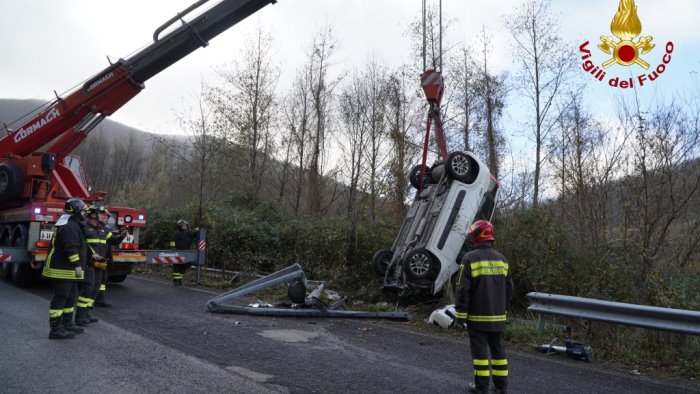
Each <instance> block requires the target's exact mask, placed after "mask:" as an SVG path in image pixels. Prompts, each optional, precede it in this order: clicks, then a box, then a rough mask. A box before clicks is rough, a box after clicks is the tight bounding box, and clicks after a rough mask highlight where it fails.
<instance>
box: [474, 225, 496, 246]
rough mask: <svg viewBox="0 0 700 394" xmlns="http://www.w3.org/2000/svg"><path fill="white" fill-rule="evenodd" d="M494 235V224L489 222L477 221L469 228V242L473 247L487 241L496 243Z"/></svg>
mask: <svg viewBox="0 0 700 394" xmlns="http://www.w3.org/2000/svg"><path fill="white" fill-rule="evenodd" d="M493 234H494V231H493V224H491V222H489V221H488V220H477V221H476V222H474V223H472V225H471V226H469V230H468V231H467V235H468V236H469V242H471V243H472V244H473V245H475V244H480V243H483V242H486V241H494V240H495V239H494V237H493Z"/></svg>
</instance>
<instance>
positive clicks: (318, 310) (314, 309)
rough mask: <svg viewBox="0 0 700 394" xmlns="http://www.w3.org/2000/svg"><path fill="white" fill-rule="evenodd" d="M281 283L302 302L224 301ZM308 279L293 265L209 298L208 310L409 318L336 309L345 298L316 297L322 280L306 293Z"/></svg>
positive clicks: (295, 299) (239, 312) (403, 313)
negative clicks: (264, 304) (284, 305)
mask: <svg viewBox="0 0 700 394" xmlns="http://www.w3.org/2000/svg"><path fill="white" fill-rule="evenodd" d="M281 283H288V284H289V288H288V295H289V297H290V299H291V300H292V302H294V303H296V304H300V305H303V307H301V308H254V307H250V306H241V305H232V304H225V303H231V302H233V301H235V300H236V299H238V298H240V297H243V296H245V295H247V294H250V293H254V292H256V291H259V290H263V289H266V288H268V287H272V286H275V285H278V284H281ZM306 286H307V280H306V276H305V275H304V271H303V270H302V269H301V266H300V265H299V264H294V265H292V266H289V267H287V268H284V269H282V270H279V271H277V272H275V273H273V274H270V275H268V276H265V277H263V278H260V279H257V280H254V281H252V282H250V283H248V284H245V285H243V286H241V287H238V288H236V289H233V290H231V291H228V292H226V293H223V294H219V295H218V296H216V297H214V298H212V299H211V300H209V301H208V302H207V309H208V310H209V311H210V312H216V313H235V314H239V315H245V314H249V315H259V316H301V317H354V318H382V319H394V320H409V319H410V315H409V314H408V312H403V311H399V312H367V311H346V310H338V308H340V307H342V306H343V305H344V304H345V299H342V300H340V301H337V302H335V303H333V304H331V305H327V304H326V303H324V302H323V301H321V299H320V298H319V297H320V295H321V292H322V291H323V288H324V284H323V282H321V284H320V285H319V286H317V287H316V288H315V289H314V290H313V291H312V292H311V294H309V295H308V296H307V295H306Z"/></svg>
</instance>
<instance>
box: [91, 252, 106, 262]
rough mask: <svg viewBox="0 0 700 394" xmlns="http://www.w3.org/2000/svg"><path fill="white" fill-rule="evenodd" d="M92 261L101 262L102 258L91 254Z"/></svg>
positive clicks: (96, 254)
mask: <svg viewBox="0 0 700 394" xmlns="http://www.w3.org/2000/svg"><path fill="white" fill-rule="evenodd" d="M92 259H93V260H95V261H102V260H104V259H103V258H102V256H100V255H99V254H98V253H93V254H92Z"/></svg>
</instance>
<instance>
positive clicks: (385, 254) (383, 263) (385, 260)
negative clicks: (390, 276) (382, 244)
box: [372, 249, 394, 277]
mask: <svg viewBox="0 0 700 394" xmlns="http://www.w3.org/2000/svg"><path fill="white" fill-rule="evenodd" d="M393 256H394V252H392V251H391V250H389V249H381V250H378V251H377V253H375V254H374V256H373V257H372V269H374V272H375V273H376V274H377V275H379V276H381V277H384V275H385V274H386V270H387V269H388V268H389V264H390V263H391V258H392V257H393Z"/></svg>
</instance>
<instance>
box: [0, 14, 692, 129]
mask: <svg viewBox="0 0 700 394" xmlns="http://www.w3.org/2000/svg"><path fill="white" fill-rule="evenodd" d="M213 1H214V0H212V2H213ZM429 1H432V2H435V3H436V4H437V1H438V0H429ZM192 2H194V0H167V1H165V0H162V1H160V0H138V1H137V0H121V1H117V2H114V1H110V2H107V1H103V0H60V1H55V0H2V1H0V37H2V39H1V40H0V49H1V52H0V53H1V56H2V60H1V61H0V98H36V99H44V100H49V99H51V98H52V97H53V91H54V90H55V91H57V92H58V93H59V94H60V93H62V92H65V91H67V90H68V89H70V88H72V87H74V86H76V85H78V84H80V83H81V82H83V81H84V80H85V79H87V78H89V77H90V76H92V75H94V74H96V73H97V72H99V71H100V70H102V69H104V68H105V67H106V66H107V64H108V63H107V56H109V57H111V58H112V59H118V58H124V57H127V56H128V55H129V54H131V53H132V52H134V51H135V50H137V49H139V48H141V47H142V46H143V45H145V44H147V43H148V42H149V40H150V37H151V36H152V33H153V30H154V29H155V28H156V27H158V26H160V25H161V24H162V23H163V22H165V21H166V20H167V19H169V18H170V17H172V16H174V15H175V13H176V12H178V11H180V10H182V9H184V8H185V7H187V6H188V5H189V4H191V3H192ZM552 3H553V9H554V11H555V12H557V13H558V14H559V16H560V21H561V24H560V27H561V35H562V38H563V39H564V40H565V41H569V42H571V44H572V45H574V46H575V47H578V45H580V44H581V43H582V42H584V41H586V40H590V41H591V45H590V49H591V50H592V51H593V52H594V53H593V60H594V62H595V63H596V64H600V63H602V62H604V61H605V60H607V57H609V56H607V55H605V54H603V53H602V52H601V51H599V50H597V48H596V44H597V43H598V40H599V37H600V36H601V35H611V34H610V21H611V19H612V17H613V15H614V14H615V11H616V10H617V6H618V0H588V1H569V0H560V1H557V0H554V1H553V2H552ZM518 4H520V0H492V1H487V2H481V1H480V2H476V1H466V0H443V12H444V13H445V14H446V15H447V16H449V17H450V18H453V19H455V20H456V24H455V25H454V29H453V30H452V32H451V36H450V40H451V41H452V42H456V41H462V42H470V41H473V40H474V39H475V37H476V36H477V34H478V32H479V31H481V29H482V27H483V26H485V27H486V29H487V31H488V32H489V34H490V35H491V36H492V37H493V38H494V40H493V43H492V48H493V52H492V54H493V58H492V60H491V61H492V64H493V65H494V66H495V67H497V68H498V69H499V70H510V71H511V72H513V71H514V65H513V59H512V57H511V53H512V52H511V49H510V48H509V47H508V41H507V40H508V38H509V34H508V32H507V31H506V30H505V28H504V24H503V15H504V14H508V13H510V12H512V11H513V9H514V8H515V7H516V6H517V5H518ZM636 4H637V7H638V14H639V17H640V19H641V22H642V35H650V36H653V42H654V43H656V44H657V47H656V48H655V49H654V50H653V51H652V52H650V53H649V54H647V55H644V56H643V58H644V59H645V60H646V61H647V62H649V63H650V64H651V65H652V67H655V66H656V65H658V64H659V63H661V59H662V56H663V47H664V45H665V43H666V42H667V41H672V42H673V43H674V52H673V54H672V61H671V63H670V64H669V65H668V66H667V69H666V71H665V72H664V74H663V75H662V76H661V78H659V79H658V80H657V81H655V82H654V83H653V84H649V85H648V86H645V87H644V88H642V89H640V90H639V91H640V93H641V94H651V93H652V91H655V90H657V91H658V90H661V91H664V92H673V91H680V90H682V89H684V87H685V86H687V85H688V81H689V80H691V79H692V78H694V76H695V71H697V70H700V29H699V28H698V25H699V23H698V18H699V17H700V1H698V0H669V1H658V0H637V1H636ZM420 9H421V0H279V1H278V2H277V4H275V5H270V6H267V7H265V8H264V9H263V10H261V11H260V12H258V13H257V14H255V15H253V16H252V17H250V18H248V19H247V20H245V21H243V22H242V23H240V24H238V25H236V26H234V27H233V28H231V29H229V30H228V31H226V32H224V33H222V34H221V35H220V36H219V37H217V38H215V39H213V40H212V41H211V43H210V46H209V47H207V48H203V49H198V50H197V51H195V52H194V53H192V54H190V55H189V56H188V57H187V58H185V59H183V60H181V61H180V62H178V63H176V64H175V65H173V66H172V67H170V68H168V69H166V70H165V71H163V72H162V73H160V74H159V75H157V76H155V77H154V78H152V79H151V80H149V81H148V82H147V83H146V89H145V90H144V91H143V92H141V93H140V94H139V95H138V96H137V97H136V98H134V99H133V100H132V101H130V102H129V103H127V104H126V105H125V106H124V107H123V108H122V109H120V110H119V111H118V112H117V113H115V114H114V115H113V116H112V119H114V120H116V121H119V122H122V123H125V124H127V125H130V126H134V127H138V128H141V129H143V130H146V131H154V132H161V133H163V132H175V128H176V122H175V121H174V118H175V117H174V113H175V112H176V111H180V110H181V109H182V108H183V101H186V100H187V99H188V97H191V96H192V95H193V94H196V92H197V91H198V90H199V86H200V84H201V81H202V80H204V81H211V80H213V77H212V74H213V69H215V68H217V67H221V66H223V65H225V64H227V63H230V62H231V61H232V60H233V59H235V57H236V56H237V55H238V53H239V50H240V48H241V47H242V44H243V42H244V40H245V38H246V37H250V35H251V34H252V31H254V30H255V29H256V27H257V26H262V27H264V28H266V29H271V30H272V31H273V33H274V34H275V35H276V40H277V43H278V45H279V55H278V56H279V59H282V60H284V72H285V78H286V79H287V80H288V79H289V76H290V75H292V74H293V73H294V72H295V70H296V68H297V67H299V66H300V65H301V64H302V62H303V59H304V56H305V51H306V48H307V47H308V45H309V42H310V40H311V38H312V37H313V36H314V34H315V33H316V32H317V31H318V30H319V27H320V26H323V25H325V24H328V25H330V26H332V27H333V29H334V31H335V36H336V38H337V40H338V41H339V42H340V50H339V51H338V52H337V55H336V62H337V64H338V67H340V68H348V69H351V68H353V67H362V65H363V64H364V62H365V61H366V59H367V58H368V57H369V56H372V55H374V56H376V57H377V58H378V59H380V61H382V62H384V63H385V64H386V65H388V66H396V65H397V64H399V63H401V62H403V61H404V60H405V59H406V58H407V56H408V49H409V48H408V40H407V39H406V38H405V37H404V34H405V32H406V26H407V25H408V24H409V22H410V21H412V20H414V19H415V18H416V17H417V16H419V15H420ZM642 71H643V70H642V69H641V68H639V67H638V66H632V67H622V66H613V67H611V68H610V69H609V70H608V76H614V75H621V76H629V75H630V74H632V75H633V76H636V75H639V74H640V73H641V72H642ZM581 73H582V74H583V73H584V72H583V71H581ZM583 78H584V81H585V80H586V78H588V80H589V83H590V85H591V91H590V95H591V99H590V101H589V104H590V105H591V107H592V108H593V109H594V110H595V111H601V112H603V111H605V109H606V108H609V107H610V106H611V103H612V100H613V93H614V92H615V91H616V90H617V89H612V88H609V87H607V86H605V84H604V83H601V82H598V81H596V80H595V79H593V77H590V78H589V76H587V75H585V74H584V75H583ZM283 81H284V80H283ZM416 83H418V78H416ZM281 87H282V88H285V87H286V86H281Z"/></svg>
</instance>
